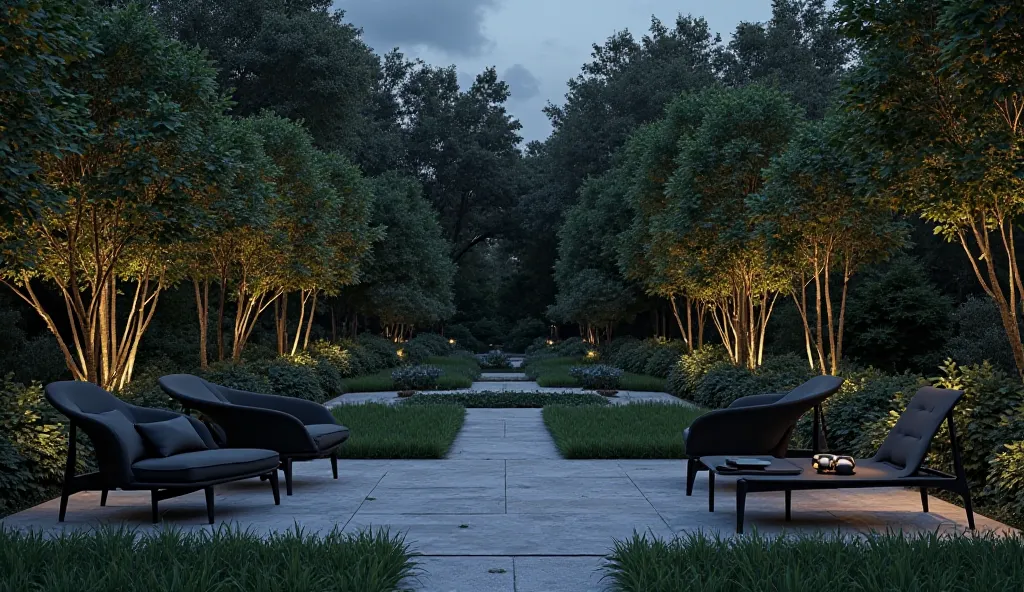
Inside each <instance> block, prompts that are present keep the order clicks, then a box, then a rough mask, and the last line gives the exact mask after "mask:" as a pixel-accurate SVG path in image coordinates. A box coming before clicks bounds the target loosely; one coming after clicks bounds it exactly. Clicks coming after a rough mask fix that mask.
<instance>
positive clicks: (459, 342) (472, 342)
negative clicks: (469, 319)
mask: <svg viewBox="0 0 1024 592" xmlns="http://www.w3.org/2000/svg"><path fill="white" fill-rule="evenodd" d="M444 332H445V335H447V336H448V338H449V339H454V340H455V344H456V346H457V347H460V348H464V349H466V350H467V351H471V352H484V351H487V345H486V344H485V343H484V342H482V341H480V340H479V339H477V338H476V336H475V335H473V332H472V331H471V330H470V329H469V327H467V326H465V325H462V324H458V323H456V324H454V325H446V326H445V328H444Z"/></svg>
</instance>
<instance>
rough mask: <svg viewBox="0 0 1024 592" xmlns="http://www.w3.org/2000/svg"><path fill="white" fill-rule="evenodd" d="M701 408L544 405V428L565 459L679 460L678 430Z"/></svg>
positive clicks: (680, 436) (681, 455) (680, 442)
mask: <svg viewBox="0 0 1024 592" xmlns="http://www.w3.org/2000/svg"><path fill="white" fill-rule="evenodd" d="M703 413H704V410H703V409H693V408H692V407H689V406H686V405H673V404H666V403H631V404H629V405H609V406H607V407H563V406H551V407H545V408H544V411H543V412H542V414H543V416H544V425H546V426H547V428H548V431H550V432H551V437H552V438H554V440H555V445H556V446H558V450H559V451H560V452H561V453H562V456H563V457H565V458H573V459H581V458H684V456H685V455H684V452H685V448H684V446H683V429H684V428H686V427H687V426H689V425H690V424H691V423H692V422H693V420H694V419H695V418H696V417H698V416H699V415H701V414H703Z"/></svg>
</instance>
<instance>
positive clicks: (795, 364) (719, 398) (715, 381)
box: [693, 354, 811, 409]
mask: <svg viewBox="0 0 1024 592" xmlns="http://www.w3.org/2000/svg"><path fill="white" fill-rule="evenodd" d="M810 377H811V373H810V370H809V369H808V366H807V361H806V360H805V359H803V358H800V357H799V356H796V355H793V354H784V355H781V356H770V357H768V358H765V361H764V363H763V364H762V365H761V366H760V367H759V368H758V369H756V370H748V369H747V368H743V367H741V366H734V365H733V364H730V363H728V362H722V363H719V364H717V365H715V366H713V367H711V368H710V369H708V371H707V372H705V373H704V376H703V378H701V379H700V380H699V382H698V383H697V387H696V388H695V389H694V390H693V402H694V403H696V404H697V405H699V406H700V407H704V408H707V409H718V408H722V407H728V406H729V404H731V403H732V402H733V401H735V400H736V399H738V398H740V397H745V396H748V395H761V394H767V393H784V392H787V391H790V390H792V389H793V388H795V387H796V386H798V385H799V384H801V383H803V382H806V381H807V380H808V379H809V378H810Z"/></svg>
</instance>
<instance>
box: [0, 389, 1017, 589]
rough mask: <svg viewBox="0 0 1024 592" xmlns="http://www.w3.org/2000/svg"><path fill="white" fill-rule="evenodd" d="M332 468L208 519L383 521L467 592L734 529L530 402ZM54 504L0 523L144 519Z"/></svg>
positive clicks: (234, 492) (905, 516)
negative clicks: (628, 543) (625, 549)
mask: <svg viewBox="0 0 1024 592" xmlns="http://www.w3.org/2000/svg"><path fill="white" fill-rule="evenodd" d="M346 402H347V401H346ZM339 469H340V480H338V481H334V480H333V479H331V471H330V466H329V464H328V462H327V461H315V462H309V463H298V464H296V465H295V494H294V495H293V496H292V497H284V496H283V499H282V500H281V506H280V507H275V506H274V505H273V500H272V498H271V495H270V491H269V487H268V486H267V485H266V484H265V483H261V482H260V481H259V480H250V481H246V482H243V483H237V484H232V485H225V486H221V487H218V488H217V500H216V503H217V518H218V522H219V523H221V524H223V523H237V524H238V525H240V526H241V527H243V528H251V529H254V530H256V531H257V532H264V533H265V532H270V531H282V530H287V529H290V528H293V527H294V526H299V527H301V528H303V529H305V530H306V531H307V532H315V531H318V532H324V531H328V530H330V529H332V528H340V529H343V530H345V531H354V530H357V529H360V528H366V527H373V528H377V527H386V528H388V529H390V530H391V532H397V533H403V534H404V535H405V536H406V539H407V540H408V541H409V542H410V543H411V544H412V547H413V549H414V550H415V551H417V552H419V553H421V554H422V556H421V557H419V558H418V560H419V562H420V565H421V568H422V570H423V572H422V574H421V575H420V576H419V577H418V578H417V579H415V580H414V581H410V582H408V583H407V585H406V587H407V588H409V589H413V590H422V591H427V590H429V591H472V592H478V591H495V592H512V591H516V592H558V591H566V592H568V591H583V590H587V591H594V590H602V589H604V581H602V576H603V573H604V572H603V571H602V568H601V566H602V563H603V557H604V556H606V555H607V553H608V552H609V550H610V549H611V547H612V544H613V541H614V540H615V539H623V538H626V537H629V536H631V535H632V534H633V533H634V532H641V533H647V534H649V535H654V536H658V537H671V536H673V535H674V534H678V533H687V532H693V531H695V530H698V529H703V530H705V531H706V532H709V533H713V534H718V535H722V536H733V532H734V528H735V512H734V505H733V504H734V501H733V500H734V491H735V489H734V480H732V479H729V478H719V479H718V484H717V509H716V510H717V511H716V512H714V513H710V512H708V511H707V497H708V496H707V494H708V492H707V483H708V482H707V478H706V475H704V474H702V475H701V477H700V478H699V479H698V482H697V485H696V488H695V491H694V494H693V496H692V497H687V496H686V495H685V489H684V484H685V471H684V466H683V463H682V462H681V461H678V460H675V461H671V460H657V461H641V460H637V461H613V460H607V461H605V460H594V461H570V460H563V459H561V458H560V457H559V455H558V451H557V449H556V448H555V445H554V443H553V441H552V439H551V437H550V435H549V434H548V432H547V430H546V429H545V427H544V425H543V421H542V419H541V412H540V410H539V409H469V410H467V415H466V423H465V426H464V427H463V429H462V431H461V432H460V433H459V436H458V438H457V439H456V441H455V443H454V445H453V446H452V449H451V451H450V453H449V458H447V459H445V460H439V461H438V460H434V461H429V460H424V461H400V460H393V461H368V460H351V461H342V462H340V463H339ZM57 508H58V500H52V501H49V502H46V503H44V504H42V505H39V506H36V507H35V508H32V509H29V510H26V511H24V512H21V513H19V514H15V515H13V516H11V517H9V518H7V519H6V520H4V521H3V524H4V525H5V526H7V527H15V528H32V529H43V530H47V531H56V530H60V529H80V528H89V527H93V526H96V525H97V524H102V523H121V522H126V523H128V524H131V525H137V526H139V527H140V529H142V530H150V529H152V528H154V527H153V526H152V525H151V524H150V523H149V495H148V493H145V492H112V493H111V494H110V500H109V503H108V506H107V507H106V508H101V507H99V493H80V494H77V495H75V496H74V497H73V498H72V499H71V503H70V506H69V509H68V516H67V522H65V523H64V524H63V525H60V524H58V523H57V520H56V518H57ZM161 508H162V514H163V519H164V524H166V525H173V526H175V527H180V528H184V529H208V528H210V527H209V526H207V525H206V515H205V505H204V498H203V494H202V492H199V493H196V494H191V495H188V496H183V497H181V498H176V499H172V500H168V501H166V502H163V503H162V504H161ZM747 520H748V525H749V527H751V528H756V529H757V530H758V531H759V532H762V533H768V534H780V533H785V532H794V531H800V532H807V531H813V530H821V531H826V532H837V531H838V532H841V533H848V534H856V533H863V532H866V531H870V530H885V529H886V528H896V529H900V528H902V529H905V530H907V531H911V532H920V531H936V530H937V531H940V532H952V531H960V530H962V529H963V527H964V524H965V518H964V513H963V510H962V509H961V508H958V507H956V506H953V505H951V504H948V503H946V502H943V501H940V500H938V499H934V498H933V499H932V500H931V513H929V514H924V513H922V512H921V507H920V497H919V495H918V494H917V492H914V491H909V490H907V491H904V490H892V489H887V490H847V491H826V492H796V493H794V494H793V521H792V522H789V523H787V522H785V521H784V519H783V498H782V494H781V493H779V494H754V495H751V496H750V497H748V501H747ZM977 523H978V528H979V529H980V530H983V531H995V532H1009V531H1010V529H1009V528H1008V527H1006V526H1004V525H1002V524H1000V523H998V522H995V521H993V520H989V519H987V518H983V517H981V516H979V517H978V520H977Z"/></svg>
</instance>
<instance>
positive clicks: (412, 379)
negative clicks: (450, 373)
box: [391, 366, 444, 391]
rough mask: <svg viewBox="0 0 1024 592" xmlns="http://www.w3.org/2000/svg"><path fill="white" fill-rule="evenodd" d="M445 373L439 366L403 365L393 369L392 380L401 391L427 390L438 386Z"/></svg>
mask: <svg viewBox="0 0 1024 592" xmlns="http://www.w3.org/2000/svg"><path fill="white" fill-rule="evenodd" d="M443 375H444V370H441V369H440V368H438V367H437V366H403V367H401V368H396V369H395V370H392V371H391V381H392V383H394V385H395V388H396V389H397V390H400V391H415V390H427V389H432V388H436V387H437V382H438V379H440V378H441V376H443Z"/></svg>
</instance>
